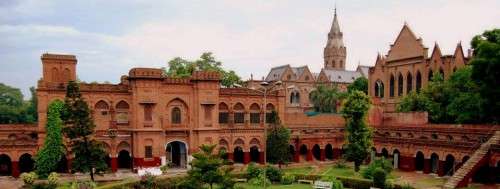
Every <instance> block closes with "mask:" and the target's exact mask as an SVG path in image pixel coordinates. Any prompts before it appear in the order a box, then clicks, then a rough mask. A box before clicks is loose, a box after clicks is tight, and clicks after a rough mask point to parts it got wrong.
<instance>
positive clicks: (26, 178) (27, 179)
mask: <svg viewBox="0 0 500 189" xmlns="http://www.w3.org/2000/svg"><path fill="white" fill-rule="evenodd" d="M20 176H21V179H22V180H23V182H24V184H25V185H32V184H33V183H34V182H35V180H36V179H37V178H38V175H37V174H36V173H35V172H29V173H22V174H21V175H20Z"/></svg>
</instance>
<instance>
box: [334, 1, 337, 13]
mask: <svg viewBox="0 0 500 189" xmlns="http://www.w3.org/2000/svg"><path fill="white" fill-rule="evenodd" d="M334 14H335V15H337V1H335V8H334Z"/></svg>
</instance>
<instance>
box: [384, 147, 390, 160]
mask: <svg viewBox="0 0 500 189" xmlns="http://www.w3.org/2000/svg"><path fill="white" fill-rule="evenodd" d="M382 156H383V157H384V158H385V159H387V158H389V151H387V149H385V148H382Z"/></svg>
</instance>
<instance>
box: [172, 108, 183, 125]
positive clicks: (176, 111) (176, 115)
mask: <svg viewBox="0 0 500 189" xmlns="http://www.w3.org/2000/svg"><path fill="white" fill-rule="evenodd" d="M171 112H172V113H171V114H170V116H171V120H172V124H180V123H181V120H182V117H181V109H180V108H179V107H174V108H172V111H171Z"/></svg>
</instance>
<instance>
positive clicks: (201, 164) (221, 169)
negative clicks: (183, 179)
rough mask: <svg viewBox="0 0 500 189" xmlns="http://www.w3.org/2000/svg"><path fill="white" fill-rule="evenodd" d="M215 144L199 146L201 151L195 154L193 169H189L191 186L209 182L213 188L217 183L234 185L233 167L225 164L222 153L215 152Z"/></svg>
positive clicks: (192, 162)
mask: <svg viewBox="0 0 500 189" xmlns="http://www.w3.org/2000/svg"><path fill="white" fill-rule="evenodd" d="M215 146H216V145H205V144H203V145H201V146H200V147H199V148H200V151H199V152H197V153H195V154H193V158H194V159H193V161H191V169H190V170H189V171H188V180H189V181H190V182H191V183H190V184H189V185H190V186H202V185H203V184H208V185H209V186H210V189H212V187H213V185H214V184H216V183H219V184H220V185H222V186H224V187H226V188H231V186H233V185H234V181H232V179H230V177H231V176H230V172H231V171H232V169H231V168H230V167H229V166H226V165H224V160H223V159H222V157H221V154H215V153H214V149H215ZM196 182H199V183H196ZM198 188H200V187H198Z"/></svg>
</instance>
